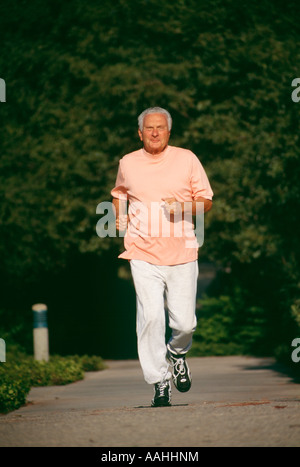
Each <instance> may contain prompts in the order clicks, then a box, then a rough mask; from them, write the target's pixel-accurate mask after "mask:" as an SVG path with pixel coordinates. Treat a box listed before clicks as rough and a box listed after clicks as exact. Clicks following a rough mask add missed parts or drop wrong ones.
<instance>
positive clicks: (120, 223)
mask: <svg viewBox="0 0 300 467" xmlns="http://www.w3.org/2000/svg"><path fill="white" fill-rule="evenodd" d="M127 225H128V216H127V215H123V216H122V215H120V216H119V217H117V218H116V228H117V230H120V231H123V230H126V229H127Z"/></svg>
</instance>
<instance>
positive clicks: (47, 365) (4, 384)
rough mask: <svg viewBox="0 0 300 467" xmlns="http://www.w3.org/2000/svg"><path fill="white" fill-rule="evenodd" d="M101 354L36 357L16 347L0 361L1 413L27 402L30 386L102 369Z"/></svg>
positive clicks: (65, 381)
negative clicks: (39, 359) (40, 359)
mask: <svg viewBox="0 0 300 467" xmlns="http://www.w3.org/2000/svg"><path fill="white" fill-rule="evenodd" d="M104 368H105V365H104V363H103V360H102V358H101V357H98V356H91V357H90V356H88V355H84V356H78V355H75V356H67V357H61V356H59V355H55V356H51V357H50V359H49V362H45V361H36V360H34V359H33V357H32V356H28V355H27V354H25V353H23V352H22V351H20V350H18V348H17V347H16V348H15V349H14V351H13V352H12V351H10V352H9V353H8V354H7V358H6V362H5V363H1V364H0V413H7V412H10V411H12V410H16V409H18V408H19V407H21V406H22V405H24V404H25V403H26V398H27V395H28V393H29V391H30V389H31V387H36V386H52V385H63V384H69V383H73V382H75V381H78V380H81V379H83V377H84V372H85V371H99V370H103V369H104Z"/></svg>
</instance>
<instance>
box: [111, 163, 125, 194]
mask: <svg viewBox="0 0 300 467" xmlns="http://www.w3.org/2000/svg"><path fill="white" fill-rule="evenodd" d="M111 195H112V196H113V197H114V198H118V199H121V200H124V201H126V200H127V188H126V182H125V177H124V174H123V171H122V164H121V161H120V162H119V168H118V173H117V178H116V183H115V186H114V188H113V189H112V190H111Z"/></svg>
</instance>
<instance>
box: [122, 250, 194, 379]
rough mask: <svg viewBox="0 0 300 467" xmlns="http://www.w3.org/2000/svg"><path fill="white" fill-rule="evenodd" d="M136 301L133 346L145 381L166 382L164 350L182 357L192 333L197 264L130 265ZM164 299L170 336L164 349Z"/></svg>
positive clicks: (137, 263) (142, 263)
mask: <svg viewBox="0 0 300 467" xmlns="http://www.w3.org/2000/svg"><path fill="white" fill-rule="evenodd" d="M130 266H131V272H132V277H133V282H134V286H135V291H136V298H137V326H136V331H137V342H138V354H139V360H140V364H141V367H142V371H143V374H144V378H145V381H146V382H147V383H149V384H154V383H157V382H160V381H163V380H164V379H170V377H171V374H170V372H169V371H168V368H169V364H168V362H167V360H166V352H167V347H168V348H169V349H170V350H171V351H172V352H173V353H175V354H185V353H186V352H187V351H188V350H189V349H190V347H191V345H192V336H193V333H194V331H195V329H196V325H197V319H196V314H195V308H196V292H197V278H198V262H197V261H192V262H189V263H184V264H179V265H175V266H157V265H154V264H150V263H147V262H146V261H141V260H135V259H132V260H131V261H130ZM165 299H166V305H167V309H168V315H169V327H170V329H171V330H172V336H171V338H170V340H169V342H168V344H167V346H166V337H165V333H166V326H165V325H166V316H165Z"/></svg>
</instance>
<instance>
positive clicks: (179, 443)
mask: <svg viewBox="0 0 300 467" xmlns="http://www.w3.org/2000/svg"><path fill="white" fill-rule="evenodd" d="M188 362H189V365H190V368H191V371H192V374H193V384H192V388H191V390H190V391H189V392H188V393H184V394H182V393H179V392H178V391H177V390H176V389H175V388H174V387H173V388H172V406H171V407H162V408H152V407H151V406H150V403H151V399H152V396H153V389H152V387H151V386H149V385H147V384H146V383H145V382H144V380H143V376H142V373H141V369H140V366H139V363H138V361H135V360H130V361H109V362H107V364H108V366H109V367H108V369H106V370H104V371H100V372H92V373H86V376H85V379H84V380H83V381H78V382H76V383H72V384H70V385H67V386H52V387H43V388H33V389H32V390H31V392H30V394H29V397H28V403H27V404H26V406H24V407H22V408H20V409H18V410H16V411H14V412H11V413H9V414H6V415H0V446H1V447H67V446H69V447H90V446H91V447H112V448H113V447H157V448H161V447H166V448H168V447H169V448H175V447H176V448H180V447H185V448H186V447H222V446H223V447H275V446H278V447H299V446H300V385H299V384H297V383H295V382H294V381H293V380H292V379H291V378H290V377H289V376H287V375H286V374H285V373H282V372H281V371H279V370H280V369H279V368H278V367H277V366H276V365H275V364H274V362H273V360H272V359H257V358H248V357H236V356H233V357H205V358H190V359H188Z"/></svg>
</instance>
